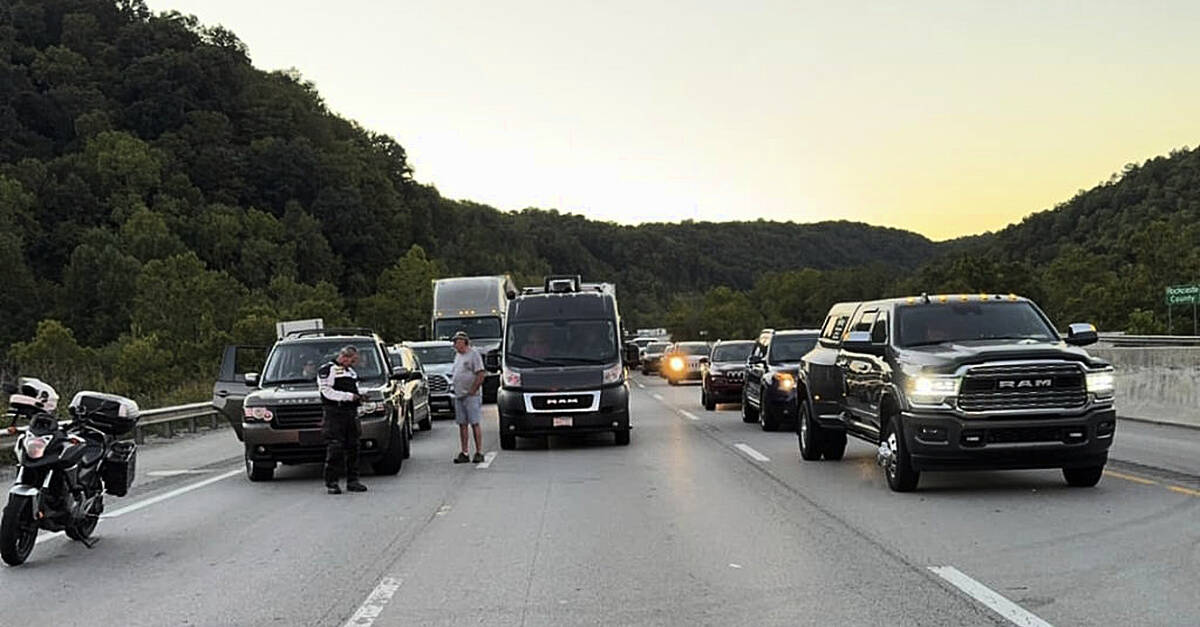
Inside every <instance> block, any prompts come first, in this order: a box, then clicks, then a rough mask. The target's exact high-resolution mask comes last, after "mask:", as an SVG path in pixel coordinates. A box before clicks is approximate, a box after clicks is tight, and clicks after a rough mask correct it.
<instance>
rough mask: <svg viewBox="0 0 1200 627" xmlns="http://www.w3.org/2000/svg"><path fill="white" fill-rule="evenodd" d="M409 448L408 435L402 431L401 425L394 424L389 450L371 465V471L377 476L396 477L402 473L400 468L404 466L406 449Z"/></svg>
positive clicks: (389, 438) (389, 439)
mask: <svg viewBox="0 0 1200 627" xmlns="http://www.w3.org/2000/svg"><path fill="white" fill-rule="evenodd" d="M407 446H408V437H407V434H406V433H405V432H404V431H403V430H402V429H400V426H399V425H396V424H393V425H392V429H391V433H390V434H389V437H388V447H387V450H385V451H384V452H383V456H382V457H380V458H379V459H378V460H377V461H375V462H374V463H372V464H371V469H372V470H374V471H375V474H377V475H394V474H396V473H398V472H400V467H401V466H403V465H404V449H405V448H407Z"/></svg>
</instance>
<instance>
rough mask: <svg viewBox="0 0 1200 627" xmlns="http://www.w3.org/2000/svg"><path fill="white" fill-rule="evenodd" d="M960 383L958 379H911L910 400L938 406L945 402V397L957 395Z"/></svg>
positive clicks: (926, 377) (920, 377) (927, 377)
mask: <svg viewBox="0 0 1200 627" xmlns="http://www.w3.org/2000/svg"><path fill="white" fill-rule="evenodd" d="M961 381H962V380H961V379H960V378H958V377H930V376H919V377H917V378H916V379H913V383H912V389H911V393H912V399H913V401H914V402H917V403H925V404H931V405H940V404H942V403H944V402H946V397H948V396H956V395H958V386H959V383H961Z"/></svg>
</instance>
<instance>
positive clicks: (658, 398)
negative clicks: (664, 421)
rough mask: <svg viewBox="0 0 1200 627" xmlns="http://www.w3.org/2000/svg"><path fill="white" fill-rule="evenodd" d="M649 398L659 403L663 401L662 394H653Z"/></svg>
mask: <svg viewBox="0 0 1200 627" xmlns="http://www.w3.org/2000/svg"><path fill="white" fill-rule="evenodd" d="M650 396H653V397H654V400H656V401H661V400H662V399H663V396H662V394H659V393H658V392H655V393H653V394H651V395H650Z"/></svg>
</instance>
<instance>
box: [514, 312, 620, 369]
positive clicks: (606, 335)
mask: <svg viewBox="0 0 1200 627" xmlns="http://www.w3.org/2000/svg"><path fill="white" fill-rule="evenodd" d="M504 346H505V351H506V352H505V357H506V358H507V359H509V360H511V361H512V363H513V365H515V366H525V367H530V366H577V365H586V364H597V365H600V364H609V363H612V362H614V361H617V355H618V352H617V330H616V327H614V326H613V322H612V321H611V320H540V321H535V322H519V323H512V322H510V323H509V325H508V337H507V338H506V339H505V342H504Z"/></svg>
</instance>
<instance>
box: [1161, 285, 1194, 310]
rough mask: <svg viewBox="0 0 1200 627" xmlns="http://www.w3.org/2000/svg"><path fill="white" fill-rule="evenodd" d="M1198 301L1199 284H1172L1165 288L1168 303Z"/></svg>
mask: <svg viewBox="0 0 1200 627" xmlns="http://www.w3.org/2000/svg"><path fill="white" fill-rule="evenodd" d="M1198 303H1200V285H1174V286H1171V287H1168V288H1167V304H1168V305H1195V304H1198Z"/></svg>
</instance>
